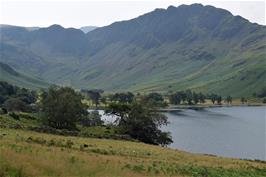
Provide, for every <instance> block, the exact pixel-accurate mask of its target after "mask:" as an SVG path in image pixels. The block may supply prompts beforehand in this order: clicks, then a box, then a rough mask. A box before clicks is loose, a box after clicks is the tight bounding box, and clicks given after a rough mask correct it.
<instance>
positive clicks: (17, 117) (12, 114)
mask: <svg viewBox="0 0 266 177" xmlns="http://www.w3.org/2000/svg"><path fill="white" fill-rule="evenodd" d="M8 115H9V116H10V117H12V118H13V119H15V120H19V119H20V118H19V115H17V114H16V113H14V112H10V113H9V114H8Z"/></svg>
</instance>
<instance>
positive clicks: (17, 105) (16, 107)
mask: <svg viewBox="0 0 266 177" xmlns="http://www.w3.org/2000/svg"><path fill="white" fill-rule="evenodd" d="M4 108H5V109H7V110H8V111H24V112H26V111H28V110H29V107H28V105H27V104H26V103H25V102H23V101H21V100H20V99H18V98H9V99H8V100H6V101H5V102H4Z"/></svg>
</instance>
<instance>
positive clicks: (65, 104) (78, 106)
mask: <svg viewBox="0 0 266 177" xmlns="http://www.w3.org/2000/svg"><path fill="white" fill-rule="evenodd" d="M81 100H82V96H81V95H80V94H78V93H76V92H75V91H74V90H73V89H72V88H69V87H62V88H56V87H50V88H49V90H48V92H43V93H42V95H41V104H40V106H41V110H42V113H43V116H42V117H43V122H44V123H45V124H46V125H48V126H51V127H54V128H59V129H75V128H76V122H77V120H78V119H79V118H80V117H82V116H84V115H85V114H87V110H86V106H85V105H84V104H82V102H81Z"/></svg>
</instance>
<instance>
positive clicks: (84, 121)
mask: <svg viewBox="0 0 266 177" xmlns="http://www.w3.org/2000/svg"><path fill="white" fill-rule="evenodd" d="M80 124H81V125H82V126H86V127H87V126H101V125H102V124H103V121H102V120H101V115H100V114H99V112H98V111H92V112H90V113H88V115H87V116H83V117H82V118H81V120H80Z"/></svg>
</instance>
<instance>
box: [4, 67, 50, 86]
mask: <svg viewBox="0 0 266 177" xmlns="http://www.w3.org/2000/svg"><path fill="white" fill-rule="evenodd" d="M0 80H1V81H6V82H9V83H11V84H14V85H18V86H21V87H25V88H31V89H40V88H46V87H48V86H49V84H48V83H47V82H45V81H43V80H41V79H38V78H34V77H30V76H27V75H25V74H22V73H18V72H17V71H15V70H14V69H13V68H11V67H10V66H9V65H7V64H5V63H2V62H0Z"/></svg>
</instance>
